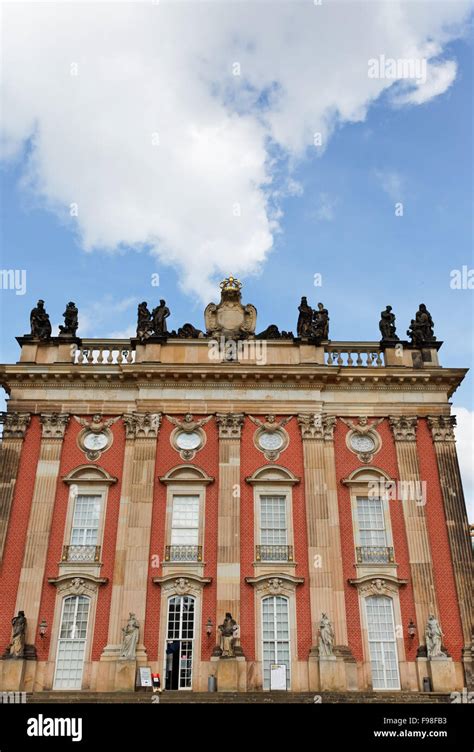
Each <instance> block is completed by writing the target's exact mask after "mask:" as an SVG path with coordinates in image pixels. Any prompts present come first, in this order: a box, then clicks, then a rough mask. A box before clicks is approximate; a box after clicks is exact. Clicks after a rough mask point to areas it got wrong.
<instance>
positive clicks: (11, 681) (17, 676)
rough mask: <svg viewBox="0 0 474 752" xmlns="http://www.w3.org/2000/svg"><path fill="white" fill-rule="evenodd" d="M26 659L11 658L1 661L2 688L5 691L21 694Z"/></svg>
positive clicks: (0, 686)
mask: <svg viewBox="0 0 474 752" xmlns="http://www.w3.org/2000/svg"><path fill="white" fill-rule="evenodd" d="M25 665H26V661H25V659H24V658H9V659H7V660H4V661H1V664H0V668H1V683H0V688H1V689H2V690H4V691H10V692H19V691H20V690H22V689H23V681H24V678H25Z"/></svg>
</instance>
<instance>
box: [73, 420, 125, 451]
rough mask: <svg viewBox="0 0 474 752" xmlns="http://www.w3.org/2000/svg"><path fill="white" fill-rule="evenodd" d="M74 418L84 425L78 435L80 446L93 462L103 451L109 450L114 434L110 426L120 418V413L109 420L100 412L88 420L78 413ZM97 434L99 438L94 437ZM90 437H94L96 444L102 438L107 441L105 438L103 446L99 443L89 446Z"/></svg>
mask: <svg viewBox="0 0 474 752" xmlns="http://www.w3.org/2000/svg"><path fill="white" fill-rule="evenodd" d="M73 418H74V420H76V421H77V423H79V425H81V426H83V430H82V431H81V432H80V433H79V436H78V437H77V443H78V445H79V448H80V449H81V451H83V452H84V453H85V455H86V457H87V459H89V460H91V462H93V461H95V460H97V459H98V458H99V457H100V455H101V454H102V453H103V452H105V451H107V449H110V446H111V444H112V438H113V436H112V432H111V431H110V430H109V428H110V426H111V425H113V424H114V423H116V422H117V421H118V420H120V415H117V416H116V417H115V418H108V419H107V420H103V419H102V415H100V414H99V413H96V414H95V415H93V416H92V419H91V420H90V421H89V420H86V419H85V418H81V417H79V416H78V415H73ZM90 434H93V435H94V436H93V437H91V436H90ZM101 434H102V435H101ZM95 436H97V437H99V438H97V439H94V437H95ZM104 437H105V438H104ZM90 439H93V441H95V442H96V444H97V442H99V440H100V439H101V440H102V442H105V440H107V441H106V443H105V444H104V445H103V446H99V445H98V444H97V446H96V445H93V446H87V443H88V442H89V441H90Z"/></svg>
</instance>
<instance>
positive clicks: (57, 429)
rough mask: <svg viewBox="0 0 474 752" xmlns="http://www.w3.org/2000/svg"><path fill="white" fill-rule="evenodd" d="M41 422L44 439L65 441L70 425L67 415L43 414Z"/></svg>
mask: <svg viewBox="0 0 474 752" xmlns="http://www.w3.org/2000/svg"><path fill="white" fill-rule="evenodd" d="M40 422H41V428H42V436H43V439H63V438H64V433H65V431H66V427H67V425H68V423H69V415H68V414H67V413H41V415H40Z"/></svg>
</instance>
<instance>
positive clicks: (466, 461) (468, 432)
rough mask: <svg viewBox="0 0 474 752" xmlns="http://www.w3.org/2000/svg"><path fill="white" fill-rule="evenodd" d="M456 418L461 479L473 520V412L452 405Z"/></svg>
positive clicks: (473, 519)
mask: <svg viewBox="0 0 474 752" xmlns="http://www.w3.org/2000/svg"><path fill="white" fill-rule="evenodd" d="M453 413H454V414H455V415H456V418H457V427H456V447H457V452H458V458H459V466H460V468H461V476H462V480H463V487H464V495H465V497H466V506H467V509H468V516H469V520H470V522H474V462H473V447H474V412H471V411H470V410H467V409H466V408H465V407H454V408H453Z"/></svg>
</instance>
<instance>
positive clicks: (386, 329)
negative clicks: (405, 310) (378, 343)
mask: <svg viewBox="0 0 474 752" xmlns="http://www.w3.org/2000/svg"><path fill="white" fill-rule="evenodd" d="M379 329H380V333H381V335H382V341H389V340H398V339H399V338H398V337H397V335H396V331H397V328H396V326H395V314H394V313H392V306H389V305H388V306H386V308H385V311H382V313H381V314H380V322H379Z"/></svg>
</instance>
